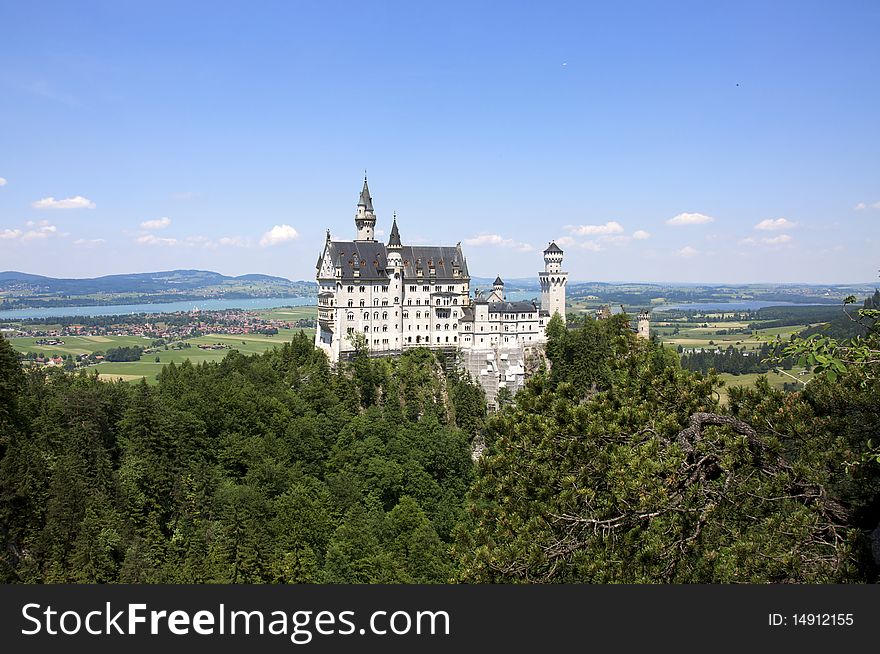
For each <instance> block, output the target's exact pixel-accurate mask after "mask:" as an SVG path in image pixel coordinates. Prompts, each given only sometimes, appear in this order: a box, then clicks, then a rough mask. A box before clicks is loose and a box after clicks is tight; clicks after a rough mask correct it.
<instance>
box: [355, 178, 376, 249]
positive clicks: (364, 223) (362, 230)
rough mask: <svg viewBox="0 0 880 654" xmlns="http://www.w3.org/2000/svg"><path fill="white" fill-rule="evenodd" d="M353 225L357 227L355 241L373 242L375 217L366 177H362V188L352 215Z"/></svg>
mask: <svg viewBox="0 0 880 654" xmlns="http://www.w3.org/2000/svg"><path fill="white" fill-rule="evenodd" d="M354 224H355V225H356V226H357V230H358V231H357V238H356V239H355V240H356V241H375V240H376V239H375V238H374V236H373V235H374V233H375V230H376V215H375V214H374V213H373V198H371V197H370V189H369V187H368V186H367V176H366V175H364V188H363V189H362V190H361V197H360V199H359V200H358V207H357V213H356V214H355V215H354Z"/></svg>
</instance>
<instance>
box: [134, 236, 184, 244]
mask: <svg viewBox="0 0 880 654" xmlns="http://www.w3.org/2000/svg"><path fill="white" fill-rule="evenodd" d="M137 242H138V243H140V244H141V245H167V246H174V245H178V244H179V242H180V241H178V240H177V239H176V238H163V237H160V236H156V235H155V234H144V235H143V236H138V238H137Z"/></svg>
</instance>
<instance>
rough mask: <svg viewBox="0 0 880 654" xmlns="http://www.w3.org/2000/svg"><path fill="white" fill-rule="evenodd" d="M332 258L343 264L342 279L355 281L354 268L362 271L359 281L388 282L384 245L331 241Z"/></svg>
mask: <svg viewBox="0 0 880 654" xmlns="http://www.w3.org/2000/svg"><path fill="white" fill-rule="evenodd" d="M330 258H331V260H332V261H334V262H336V264H337V265H338V264H340V263H341V264H342V279H344V280H351V279H354V274H353V271H354V267H355V265H357V267H358V270H359V271H360V275H359V276H358V278H359V279H368V280H387V279H388V273H387V272H386V271H385V262H386V261H387V259H388V257H387V256H386V251H385V245H384V243H378V242H376V241H331V242H330Z"/></svg>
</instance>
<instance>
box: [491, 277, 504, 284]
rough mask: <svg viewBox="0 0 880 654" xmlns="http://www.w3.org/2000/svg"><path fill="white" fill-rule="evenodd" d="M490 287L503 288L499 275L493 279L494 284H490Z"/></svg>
mask: <svg viewBox="0 0 880 654" xmlns="http://www.w3.org/2000/svg"><path fill="white" fill-rule="evenodd" d="M492 286H504V282H502V281H501V276H500V275H499V276H498V277H496V278H495V282H494V283H493V284H492Z"/></svg>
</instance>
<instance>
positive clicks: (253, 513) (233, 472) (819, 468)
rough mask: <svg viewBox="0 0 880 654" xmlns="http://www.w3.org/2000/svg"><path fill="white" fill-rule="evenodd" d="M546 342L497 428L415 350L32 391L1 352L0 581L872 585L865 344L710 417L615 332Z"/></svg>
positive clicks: (816, 359) (873, 448) (581, 326)
mask: <svg viewBox="0 0 880 654" xmlns="http://www.w3.org/2000/svg"><path fill="white" fill-rule="evenodd" d="M548 336H549V342H548V344H547V348H546V349H547V352H546V354H547V363H546V365H545V366H543V368H542V370H541V372H539V373H538V374H536V375H534V376H533V377H532V378H531V379H530V381H529V382H528V384H527V386H526V388H525V389H524V390H522V391H520V392H519V393H517V394H516V395H515V396H514V397H513V398H512V400H511V401H507V402H504V403H503V404H504V406H503V407H502V409H501V410H500V411H499V412H498V413H495V414H492V415H487V413H486V409H485V406H486V405H485V398H484V396H483V393H482V391H481V390H480V388H479V387H478V386H477V385H475V384H473V383H471V381H470V380H469V379H466V378H462V377H461V376H460V375H458V374H457V373H456V372H455V371H454V370H451V369H448V368H446V367H444V366H443V365H442V364H441V362H440V361H438V360H437V359H436V358H435V356H434V355H433V354H432V353H431V352H429V351H427V350H413V351H410V352H407V353H405V354H404V355H403V356H401V357H399V358H395V359H389V358H371V357H369V356H368V355H367V353H365V352H360V353H359V354H358V355H357V356H355V357H354V359H353V360H352V361H351V362H349V363H346V364H345V365H343V366H341V367H340V368H339V369H331V368H330V367H329V366H328V364H327V361H326V359H325V358H324V356H323V354H321V353H320V352H317V351H316V350H315V349H314V348H313V345H312V342H311V339H310V338H309V337H307V336H306V335H305V334H303V333H300V334H299V335H298V336H296V337H294V338H293V339H292V340H291V341H290V342H288V343H285V344H284V345H283V346H281V347H276V348H275V349H273V350H270V351H268V352H266V353H264V354H261V355H253V356H244V355H242V354H240V353H238V352H235V351H231V352H230V353H229V354H228V355H227V356H226V357H225V358H224V359H223V360H221V361H218V362H207V363H203V364H200V365H198V366H194V365H192V364H190V363H188V362H187V363H184V364H182V365H175V364H170V365H168V366H166V367H165V368H164V369H163V371H162V372H161V373H160V375H159V380H158V384H157V385H155V386H148V385H146V384H140V385H137V384H125V383H108V382H103V381H99V380H98V379H96V377H95V376H94V374H93V373H89V372H85V371H83V372H80V373H66V372H64V371H62V370H52V371H46V370H42V369H27V370H25V369H22V367H21V364H20V362H19V358H18V356H17V355H16V354H15V352H14V351H13V350H12V348H11V347H10V346H9V344H8V342H6V341H4V340H2V339H0V545H2V552H0V580H2V581H3V582H5V583H70V582H85V583H109V582H121V583H447V582H459V583H571V582H575V583H735V582H759V583H768V582H769V583H782V582H802V583H850V582H852V583H859V582H874V581H876V580H877V576H878V566H877V562H876V561H875V559H874V558H873V556H872V550H871V545H872V541H871V534H872V532H873V531H874V530H875V529H876V528H877V526H878V522H880V464H878V458H880V451H878V449H877V444H876V443H875V442H874V441H873V440H872V439H876V438H877V436H876V434H877V433H878V431H880V406H878V404H880V403H878V402H877V397H880V381H878V376H877V373H878V371H880V370H878V367H880V366H878V363H877V358H878V357H877V356H876V355H875V354H872V353H875V352H876V351H877V343H876V334H874V333H873V332H872V333H870V334H869V335H868V337H867V339H866V340H865V341H862V342H860V345H859V347H861V348H863V349H861V350H858V351H855V350H853V349H852V348H851V347H848V345H847V344H846V343H839V344H834V343H830V342H828V341H827V340H826V341H823V342H822V343H821V344H820V343H818V342H817V341H816V340H810V341H809V342H807V343H806V344H798V343H793V344H790V345H789V346H788V347H790V348H796V347H798V346H799V345H801V346H802V349H803V350H804V352H802V353H798V352H795V351H794V350H792V351H789V352H788V353H787V354H786V356H804V357H805V358H808V359H809V358H810V357H812V359H810V360H811V361H813V363H814V364H815V365H816V369H817V375H816V376H815V378H814V379H813V380H811V381H810V383H809V384H808V385H807V386H806V387H805V388H804V389H803V390H802V391H800V392H797V393H783V392H780V391H776V390H773V389H772V388H770V387H769V385H767V384H766V383H763V382H760V381H759V383H758V384H757V385H756V386H754V387H750V388H731V389H729V399H728V402H727V404H726V405H724V406H722V405H721V404H720V402H719V394H718V389H719V387H720V385H721V382H720V381H719V379H718V378H717V377H716V376H715V374H714V373H711V372H710V373H707V374H703V373H701V372H693V371H689V370H685V369H683V368H682V367H681V365H680V363H679V361H678V357H677V355H676V354H675V352H673V351H670V350H669V349H665V348H663V347H662V346H661V345H660V344H658V343H656V342H654V341H648V340H641V339H638V338H636V337H635V335H634V334H633V333H632V332H631V330H630V327H629V318H628V317H627V316H625V315H620V316H614V317H612V318H610V319H607V320H601V321H597V320H594V319H592V318H583V319H575V320H570V321H569V324H568V325H567V326H566V325H565V324H564V323H563V322H562V321H561V320H560V319H559V318H558V317H556V318H554V319H553V320H552V321H551V324H550V326H549V327H548ZM811 348H812V349H811ZM820 348H824V349H820ZM807 350H809V351H807ZM823 370H827V371H828V373H829V374H821V373H822V371H823ZM831 373H833V374H831ZM475 439H476V440H477V441H479V442H480V443H481V444H484V445H485V450H484V452H483V454H482V456H481V457H479V459H478V460H477V461H476V462H474V461H473V460H472V456H471V453H472V444H473V442H474V440H475Z"/></svg>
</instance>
